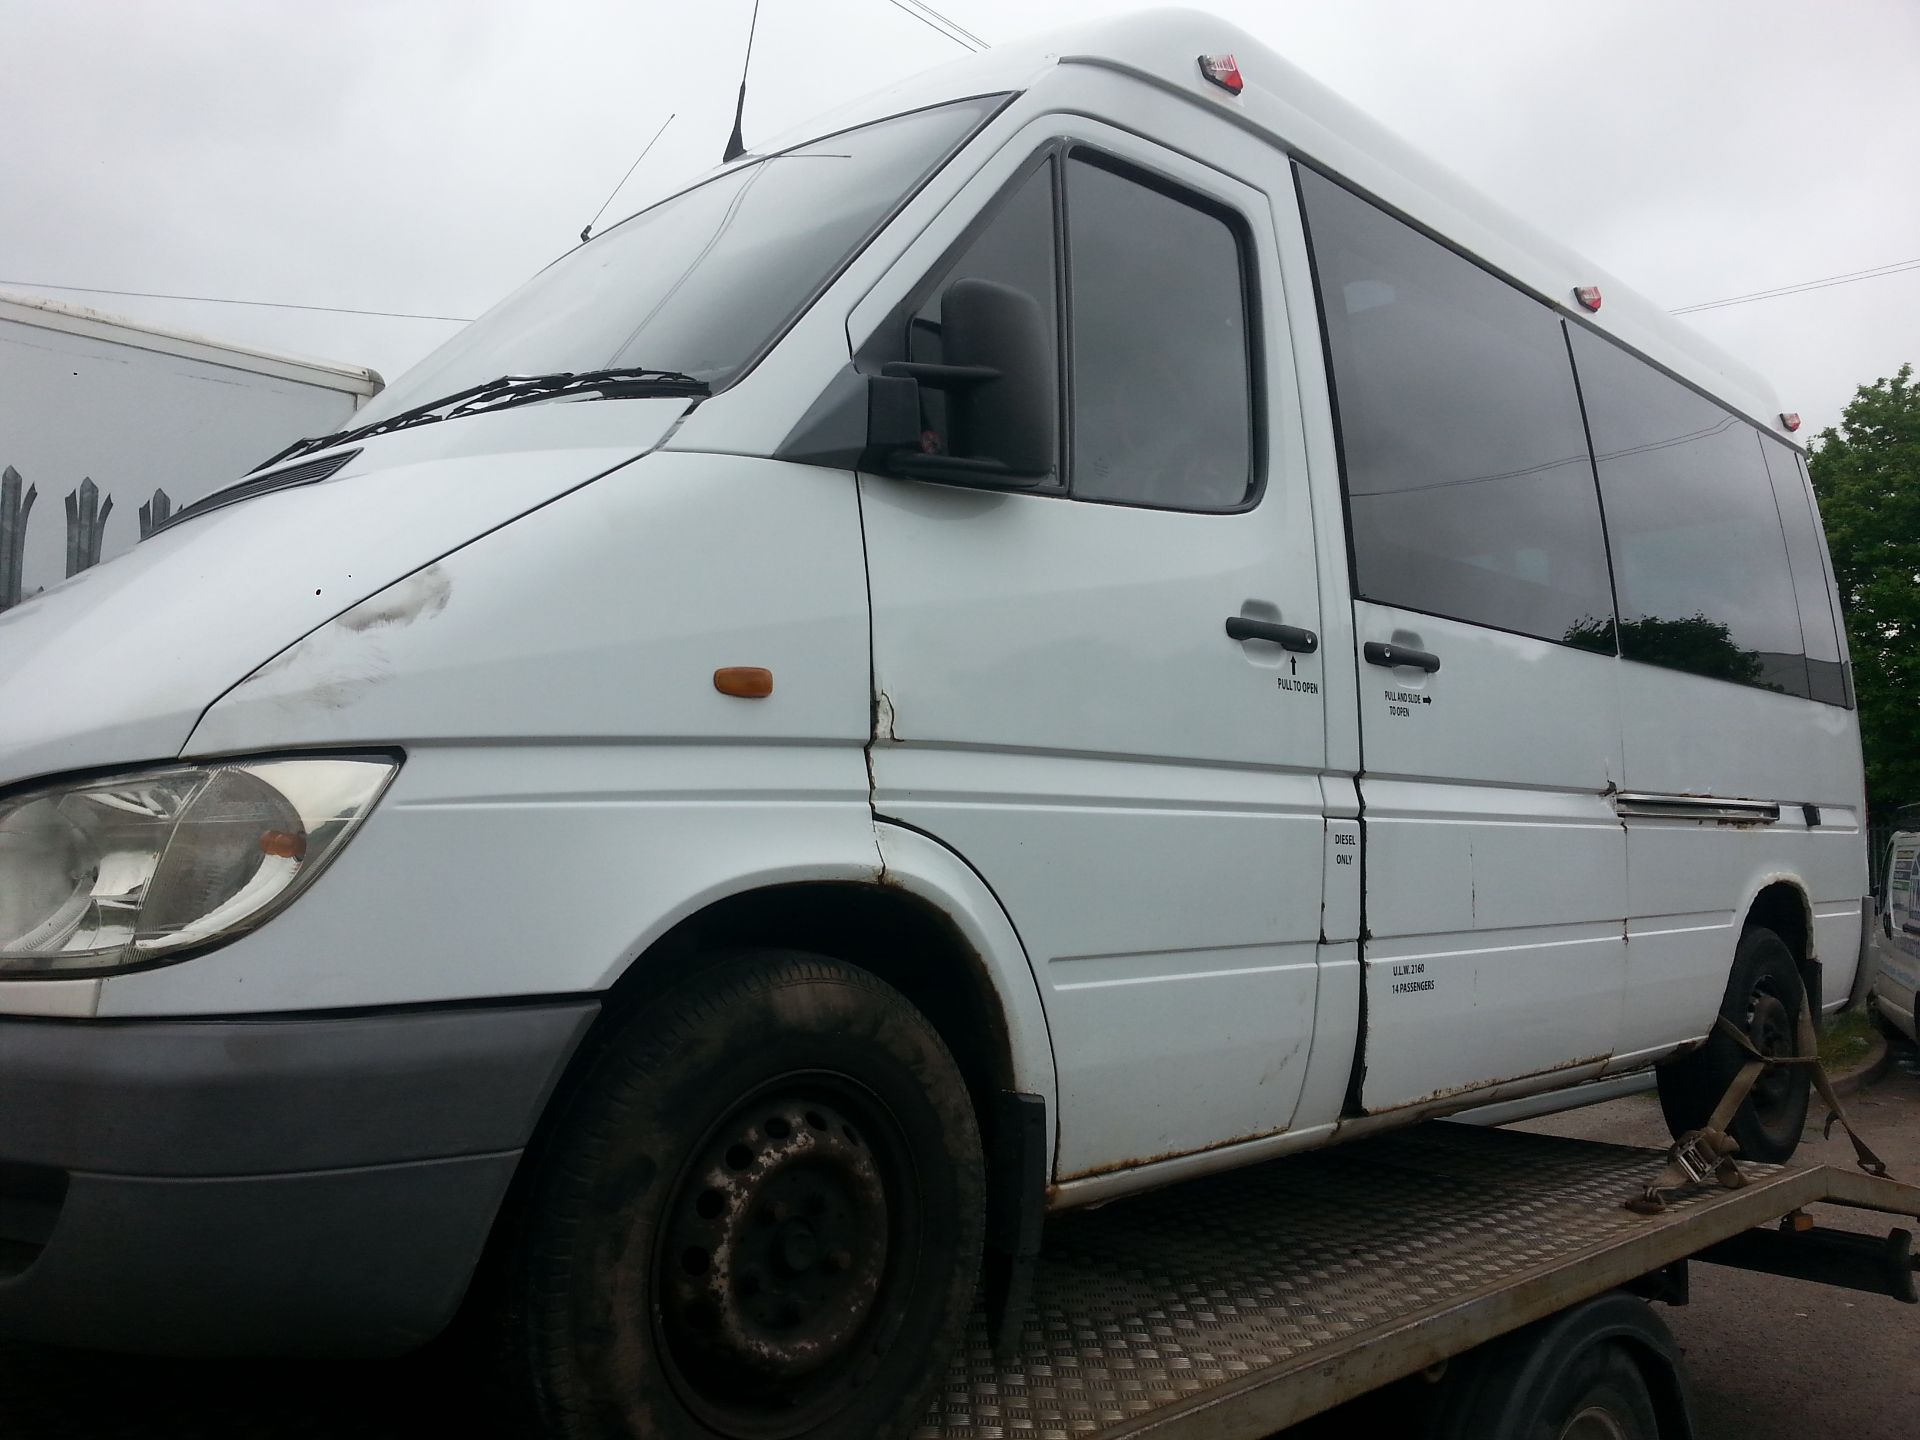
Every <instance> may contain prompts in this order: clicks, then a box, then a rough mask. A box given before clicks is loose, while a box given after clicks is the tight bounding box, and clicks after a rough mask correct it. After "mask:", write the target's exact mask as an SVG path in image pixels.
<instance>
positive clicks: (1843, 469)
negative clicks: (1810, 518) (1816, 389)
mask: <svg viewBox="0 0 1920 1440" xmlns="http://www.w3.org/2000/svg"><path fill="white" fill-rule="evenodd" d="M1811 469H1812V473H1813V490H1814V494H1815V495H1817V496H1818V497H1819V500H1820V515H1821V518H1822V520H1823V521H1824V522H1825V524H1826V528H1827V545H1828V547H1829V548H1830V549H1831V550H1832V552H1833V576H1834V582H1835V584H1836V585H1837V586H1838V588H1839V591H1840V603H1841V605H1842V607H1843V608H1844V609H1845V611H1846V616H1847V639H1848V642H1849V644H1850V646H1851V648H1852V652H1853V681H1854V688H1855V690H1856V691H1857V692H1858V697H1859V703H1860V733H1861V739H1862V741H1863V743H1864V744H1865V746H1866V752H1867V795H1868V798H1869V800H1870V802H1871V803H1872V806H1873V808H1874V809H1875V810H1876V811H1878V812H1881V813H1888V812H1890V811H1891V809H1892V808H1893V807H1896V806H1899V805H1905V804H1911V803H1914V802H1916V801H1920V385H1916V384H1915V383H1914V379H1913V366H1911V365H1902V366H1901V367H1900V373H1899V374H1897V375H1895V376H1894V377H1893V378H1892V379H1891V380H1887V379H1882V380H1876V381H1875V382H1874V383H1873V384H1871V385H1862V386H1861V387H1860V389H1859V391H1858V392H1857V393H1856V394H1855V395H1854V397H1853V399H1852V401H1851V402H1849V404H1848V405H1847V408H1846V411H1845V413H1844V414H1843V415H1842V417H1841V420H1840V428H1839V429H1837V430H1827V431H1825V432H1824V433H1822V434H1821V436H1820V439H1819V442H1818V448H1817V449H1816V451H1815V453H1814V456H1813V461H1812V466H1811Z"/></svg>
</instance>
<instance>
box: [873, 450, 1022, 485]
mask: <svg viewBox="0 0 1920 1440" xmlns="http://www.w3.org/2000/svg"><path fill="white" fill-rule="evenodd" d="M883 463H884V464H885V466H886V469H887V471H888V473H889V474H893V475H898V476H900V477H901V478H902V479H906V480H933V481H945V482H947V483H949V484H960V485H972V486H977V487H979V488H980V489H984V490H1031V489H1033V488H1034V487H1035V486H1037V485H1039V484H1040V483H1042V481H1044V480H1045V479H1046V477H1045V476H1044V475H1015V474H1014V473H1013V472H1012V471H1011V470H1009V469H1008V468H1007V467H1006V466H1005V465H1003V464H1002V463H1001V462H1000V461H998V460H975V459H971V458H969V457H967V456H964V455H924V454H921V453H920V452H918V451H912V450H906V451H899V452H896V453H894V454H891V455H888V456H887V457H886V458H885V460H884V462H883Z"/></svg>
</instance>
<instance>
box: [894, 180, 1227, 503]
mask: <svg viewBox="0 0 1920 1440" xmlns="http://www.w3.org/2000/svg"><path fill="white" fill-rule="evenodd" d="M1063 175H1064V177H1065V186H1064V193H1062V186H1061V183H1060V177H1061V176H1063ZM1063 227H1064V233H1065V235H1066V237H1067V244H1066V245H1065V246H1064V247H1063V246H1062V245H1061V243H1060V237H1061V234H1062V231H1063ZM1245 249H1246V245H1245V240H1244V236H1243V233H1242V228H1241V226H1240V224H1239V222H1238V221H1237V219H1230V218H1229V216H1228V215H1227V213H1225V212H1223V211H1222V210H1221V209H1220V208H1219V207H1218V206H1217V205H1216V204H1215V203H1213V202H1210V201H1204V200H1202V199H1200V198H1199V197H1198V196H1195V195H1193V194H1191V193H1190V192H1187V191H1185V190H1182V189H1180V188H1178V187H1176V186H1172V185H1167V184H1164V183H1162V182H1161V181H1159V180H1158V178H1157V177H1150V176H1148V175H1145V174H1144V173H1141V172H1135V171H1132V170H1130V169H1124V168H1122V167H1118V166H1116V165H1114V164H1113V163H1112V162H1109V161H1108V160H1106V158H1105V157H1103V156H1097V155H1095V154H1093V152H1090V151H1086V150H1074V151H1071V152H1069V153H1067V154H1066V155H1065V156H1064V158H1063V157H1062V156H1061V155H1059V154H1049V155H1047V156H1045V157H1044V158H1043V159H1042V160H1041V161H1040V163H1039V164H1038V165H1037V166H1036V167H1035V168H1034V169H1032V170H1030V171H1029V172H1028V173H1027V174H1026V175H1025V176H1024V177H1023V178H1022V179H1021V180H1019V181H1018V182H1016V183H1015V185H1014V186H1013V187H1012V188H1010V189H1009V190H1008V191H1007V192H1006V193H1005V194H1004V195H1003V196H1002V197H1001V199H1000V201H999V203H998V204H997V205H996V206H995V207H994V208H993V209H992V210H991V211H990V212H989V213H988V215H987V217H986V219H985V221H984V223H983V224H982V225H981V226H980V227H978V228H977V229H976V230H975V231H974V233H973V234H972V235H970V236H969V237H968V238H967V239H966V240H964V241H963V242H962V244H961V247H960V250H959V252H958V255H957V256H956V258H954V259H953V260H952V261H951V262H950V263H948V264H947V265H945V266H943V267H942V268H941V269H940V271H939V272H938V273H937V274H936V276H935V277H934V278H933V279H932V280H931V281H930V282H929V283H928V284H927V285H925V286H924V287H922V289H921V291H920V292H919V295H918V297H917V299H916V301H915V304H914V308H913V310H912V312H911V314H910V316H909V318H908V320H907V326H906V328H907V345H906V351H907V358H908V359H911V360H915V361H924V362H936V363H937V362H939V361H941V360H942V359H943V358H944V356H943V354H942V349H941V340H940V297H941V296H942V295H944V294H945V293H946V291H947V288H948V287H949V286H951V285H952V284H953V283H954V282H955V281H956V280H962V279H972V278H979V279H986V280H993V281H997V282H999V283H1001V284H1004V285H1012V286H1015V287H1017V288H1019V289H1021V290H1024V291H1025V292H1026V293H1028V294H1030V295H1032V296H1033V297H1034V298H1035V299H1036V300H1038V301H1039V302H1040V306H1041V309H1042V311H1043V312H1044V313H1045V314H1046V315H1047V316H1048V318H1049V321H1050V322H1051V325H1052V333H1053V336H1054V338H1055V344H1056V349H1057V348H1058V337H1059V335H1060V334H1061V331H1062V329H1063V328H1064V329H1065V331H1066V334H1067V344H1066V346H1065V351H1066V356H1065V365H1064V369H1063V380H1064V382H1065V383H1064V384H1063V385H1062V393H1063V394H1064V395H1066V396H1068V397H1069V398H1068V401H1067V411H1068V414H1067V420H1068V423H1067V425H1065V426H1064V427H1062V432H1061V433H1062V434H1063V436H1064V443H1065V446H1066V449H1067V461H1066V466H1065V469H1066V473H1067V475H1068V484H1067V485H1066V487H1065V488H1066V489H1067V491H1068V492H1069V493H1070V494H1071V495H1072V496H1073V497H1074V498H1076V499H1082V500H1092V501H1101V502H1106V503H1114V504H1125V505H1139V506H1148V507H1152V508H1155V509H1163V510H1187V511H1209V512H1218V511H1231V510H1238V509H1243V508H1245V507H1246V506H1247V504H1248V503H1249V502H1250V500H1251V498H1252V497H1253V494H1254V491H1255V480H1256V473H1255V455H1256V451H1255V446H1254V423H1253V394H1254V373H1253V364H1252V360H1251V356H1252V353H1253V335H1252V330H1253V326H1252V323H1251V321H1250V318H1249V311H1250V303H1249V301H1250V297H1249V286H1248V284H1247V280H1246V271H1247V256H1246V253H1245ZM1063 302H1064V303H1063ZM921 405H922V421H923V424H924V426H925V437H924V440H923V443H924V444H925V445H926V446H927V447H928V448H929V449H930V450H933V451H935V452H940V451H942V450H944V448H945V445H946V433H947V432H946V409H945V397H944V396H942V395H941V394H940V393H939V392H938V391H937V390H934V389H932V388H931V387H927V388H925V389H923V390H922V394H921ZM1035 488H1036V489H1039V490H1042V491H1048V490H1050V491H1052V492H1053V493H1056V494H1057V493H1059V489H1060V488H1061V487H1060V486H1059V485H1058V484H1057V482H1055V483H1048V484H1043V485H1041V486H1038V487H1035Z"/></svg>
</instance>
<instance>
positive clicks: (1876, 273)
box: [1670, 256, 1920, 315]
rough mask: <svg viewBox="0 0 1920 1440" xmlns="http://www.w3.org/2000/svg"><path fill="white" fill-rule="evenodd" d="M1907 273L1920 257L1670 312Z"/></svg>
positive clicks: (1746, 302)
mask: <svg viewBox="0 0 1920 1440" xmlns="http://www.w3.org/2000/svg"><path fill="white" fill-rule="evenodd" d="M1907 270H1920V256H1916V257H1915V258H1913V259H1911V260H1896V261H1894V262H1893V263H1892V264H1890V265H1875V266H1873V267H1872V268H1871V269H1867V270H1850V271H1848V272H1847V273H1846V274H1844V275H1824V276H1822V277H1821V278H1819V279H1818V280H1802V281H1800V282H1799V283H1798V284H1794V285H1780V286H1776V287H1775V288H1773V289H1771V290H1755V291H1753V292H1751V293H1750V294H1746V295H1729V296H1728V297H1727V298H1726V299H1724V300H1702V301H1701V302H1700V303H1699V304H1697V305H1682V306H1681V307H1680V308H1679V309H1677V310H1674V311H1672V312H1670V313H1672V314H1674V315H1691V314H1692V313H1693V312H1694V311H1696V310H1719V309H1722V308H1723V307H1725V306H1728V305H1749V304H1752V303H1753V302H1754V301H1755V300H1774V299H1777V298H1779V297H1780V296H1782V295H1799V294H1802V293H1804V292H1806V291H1808V290H1827V289H1831V288H1832V287H1833V286H1835V285H1855V284H1858V283H1859V282H1860V281H1862V280H1878V279H1880V278H1881V277H1882V276H1884V275H1898V274H1900V273H1902V272H1903V271H1907Z"/></svg>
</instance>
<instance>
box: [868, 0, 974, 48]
mask: <svg viewBox="0 0 1920 1440" xmlns="http://www.w3.org/2000/svg"><path fill="white" fill-rule="evenodd" d="M887 3H888V4H889V5H891V6H893V8H894V9H896V10H898V11H899V12H900V13H901V14H902V15H911V16H912V17H913V18H914V19H915V20H918V21H919V22H920V23H921V24H922V25H924V26H926V27H927V28H928V29H929V30H931V31H933V33H934V34H936V35H940V36H943V37H945V38H946V39H948V40H951V41H953V43H954V44H956V45H958V46H960V47H961V48H962V49H965V50H974V51H979V50H984V49H985V48H986V47H985V46H984V45H976V44H975V43H974V42H973V41H971V40H963V39H962V38H961V37H960V34H959V32H958V31H957V30H949V29H947V28H946V27H947V25H951V24H952V23H953V22H952V21H950V20H949V21H946V22H945V23H942V22H940V21H938V20H935V19H934V18H933V14H934V13H936V12H928V13H922V12H921V11H919V10H916V9H914V8H913V7H912V6H911V5H908V4H906V3H905V0H887Z"/></svg>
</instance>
